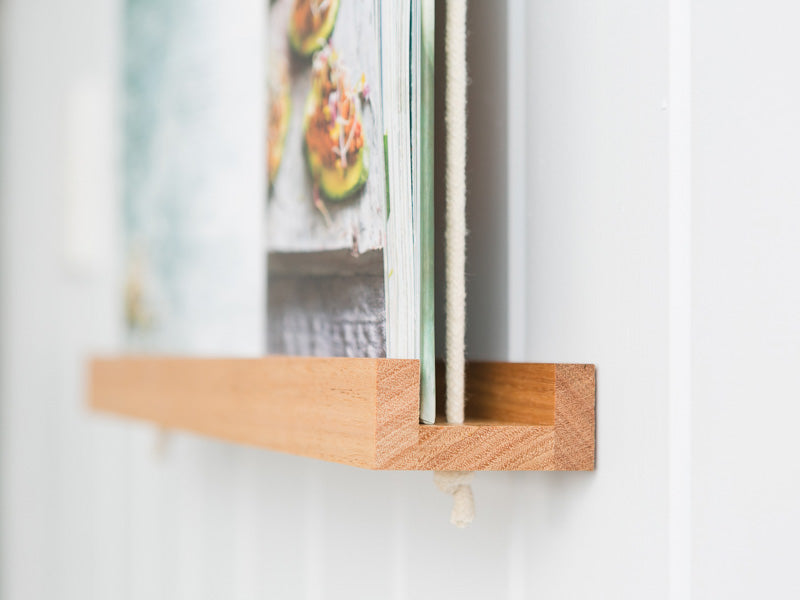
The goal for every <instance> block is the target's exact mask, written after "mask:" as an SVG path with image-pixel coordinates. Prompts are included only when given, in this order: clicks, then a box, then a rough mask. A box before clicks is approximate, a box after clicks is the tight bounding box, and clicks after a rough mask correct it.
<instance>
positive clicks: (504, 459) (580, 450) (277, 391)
mask: <svg viewBox="0 0 800 600" xmlns="http://www.w3.org/2000/svg"><path fill="white" fill-rule="evenodd" d="M467 377H468V379H467V389H468V390H470V393H471V398H470V403H469V404H468V407H469V410H468V422H467V423H466V424H464V425H448V424H442V423H437V424H434V425H420V424H419V423H418V414H419V413H418V409H419V362H418V361H413V360H388V359H369V358H355V359H354V358H298V357H280V356H271V357H266V358H259V359H188V358H153V357H151V358H117V359H98V360H95V361H93V362H92V366H91V377H90V381H91V393H90V404H91V406H92V408H94V409H96V410H100V411H105V412H111V413H116V414H120V415H125V416H129V417H135V418H139V419H144V420H147V421H151V422H154V423H158V424H160V425H162V426H165V427H169V428H176V429H186V430H189V431H194V432H197V433H200V434H204V435H208V436H212V437H217V438H220V439H224V440H228V441H232V442H237V443H243V444H250V445H255V446H263V447H266V448H271V449H273V450H278V451H282V452H288V453H291V454H298V455H302V456H308V457H312V458H319V459H322V460H328V461H334V462H340V463H344V464H348V465H354V466H359V467H365V468H371V469H390V470H410V469H411V470H460V471H462V470H463V471H477V470H588V469H593V468H594V452H595V447H594V435H595V427H594V414H595V413H594V390H595V388H594V385H595V384H594V381H595V380H594V367H593V366H592V365H553V364H508V363H470V365H469V367H468V369H467ZM469 411H472V412H471V413H470V412H469Z"/></svg>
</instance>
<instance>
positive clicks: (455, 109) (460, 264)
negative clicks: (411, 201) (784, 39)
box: [445, 0, 467, 423]
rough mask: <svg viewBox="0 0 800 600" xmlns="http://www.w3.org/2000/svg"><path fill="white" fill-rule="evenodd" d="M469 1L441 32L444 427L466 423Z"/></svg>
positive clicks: (451, 12) (461, 2)
mask: <svg viewBox="0 0 800 600" xmlns="http://www.w3.org/2000/svg"><path fill="white" fill-rule="evenodd" d="M466 46H467V2H466V0H448V2H447V23H446V30H445V51H446V61H447V90H446V98H447V101H446V111H445V121H446V124H447V169H446V184H447V186H446V188H447V204H446V207H447V211H446V230H445V241H446V261H447V282H446V284H447V288H446V298H445V300H446V308H447V311H446V312H447V318H446V342H447V344H446V345H447V352H446V354H447V356H446V358H447V375H446V380H447V422H448V423H463V422H464V332H465V325H464V323H465V320H466V309H465V303H466V284H465V281H464V280H465V275H464V271H465V266H466V240H465V238H466V235H467V218H466V181H465V178H466V154H467V145H466V142H467V54H466Z"/></svg>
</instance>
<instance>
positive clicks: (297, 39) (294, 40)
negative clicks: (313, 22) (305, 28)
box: [289, 0, 339, 56]
mask: <svg viewBox="0 0 800 600" xmlns="http://www.w3.org/2000/svg"><path fill="white" fill-rule="evenodd" d="M338 12H339V0H331V5H330V8H328V12H327V13H326V15H325V20H324V21H323V22H322V24H321V25H320V26H319V28H318V29H316V30H315V31H311V32H309V33H308V34H307V35H305V36H303V35H301V34H300V33H299V32H298V31H297V29H295V26H294V19H292V18H290V19H289V43H290V44H291V46H292V50H294V51H295V52H297V54H299V55H300V56H311V55H312V54H314V52H316V51H317V50H320V49H321V48H322V47H323V46H324V45H325V43H326V42H327V41H328V38H330V37H331V34H332V33H333V26H334V25H336V15H337V14H338Z"/></svg>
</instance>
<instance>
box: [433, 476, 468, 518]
mask: <svg viewBox="0 0 800 600" xmlns="http://www.w3.org/2000/svg"><path fill="white" fill-rule="evenodd" d="M474 475H475V474H474V473H471V472H469V471H436V472H435V473H434V474H433V481H434V483H435V484H436V487H438V488H439V489H440V490H441V491H443V492H444V493H445V494H450V495H451V496H453V512H451V513H450V522H451V523H452V524H453V525H455V526H456V527H462V528H463V527H466V526H467V525H469V524H470V523H472V521H473V519H474V518H475V500H474V499H473V497H472V486H470V483H472V479H473V477H474Z"/></svg>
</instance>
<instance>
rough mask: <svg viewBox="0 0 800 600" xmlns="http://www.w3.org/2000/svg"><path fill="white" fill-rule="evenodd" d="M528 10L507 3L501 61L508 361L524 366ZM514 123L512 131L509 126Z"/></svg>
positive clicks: (518, 1) (511, 0)
mask: <svg viewBox="0 0 800 600" xmlns="http://www.w3.org/2000/svg"><path fill="white" fill-rule="evenodd" d="M527 4H528V0H508V4H507V19H508V21H507V27H508V36H507V38H506V43H507V47H506V60H507V64H508V67H507V68H508V70H507V72H506V81H507V82H508V84H507V85H508V93H507V95H506V98H507V113H506V114H507V117H506V128H507V135H508V146H507V152H508V156H507V161H508V183H507V185H508V205H507V210H508V215H507V219H508V221H507V223H508V237H507V239H506V242H507V246H506V248H507V253H508V261H507V265H508V300H507V302H508V320H507V328H508V350H507V352H508V359H509V360H512V361H523V360H526V356H525V355H526V350H527V348H526V339H527V331H528V328H527V326H526V311H527V281H526V280H527V277H526V274H527V270H528V269H527V260H526V259H527V247H528V245H527V242H526V240H527V236H526V229H527V226H528V211H527V203H528V181H527V176H526V169H527V160H528V146H527V141H526V140H527V135H528V131H527V121H526V118H525V117H526V115H527V111H528V106H527V105H528V94H527V85H528V79H529V77H528V72H527V64H526V63H527V61H526V57H527V55H528V52H527V35H526V30H525V28H526V24H527ZM512 117H513V118H512ZM511 123H513V124H514V125H513V127H512V126H511V125H510V124H511Z"/></svg>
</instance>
